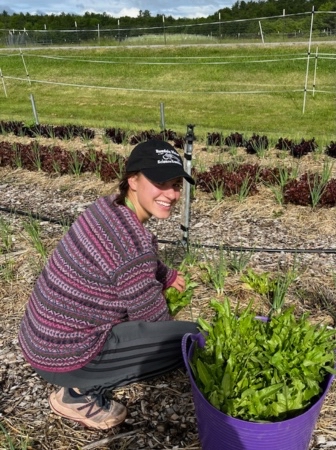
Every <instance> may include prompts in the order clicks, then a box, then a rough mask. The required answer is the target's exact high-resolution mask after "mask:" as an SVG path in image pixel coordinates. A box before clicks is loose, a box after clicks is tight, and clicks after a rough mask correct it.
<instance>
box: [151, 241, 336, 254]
mask: <svg viewBox="0 0 336 450" xmlns="http://www.w3.org/2000/svg"><path fill="white" fill-rule="evenodd" d="M158 242H159V243H160V244H172V245H177V246H178V245H181V246H182V247H186V246H187V245H186V244H185V243H183V242H181V241H169V240H166V239H158ZM188 246H189V247H193V248H211V249H213V250H225V251H229V252H250V253H294V254H295V253H329V254H336V248H327V249H325V248H309V249H305V248H263V247H240V246H239V247H234V246H230V245H223V244H222V245H218V244H192V243H190V242H189V244H188Z"/></svg>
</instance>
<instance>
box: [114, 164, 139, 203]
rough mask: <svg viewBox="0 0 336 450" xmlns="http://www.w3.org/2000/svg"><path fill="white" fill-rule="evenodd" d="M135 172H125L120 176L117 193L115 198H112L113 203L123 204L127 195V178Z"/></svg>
mask: <svg viewBox="0 0 336 450" xmlns="http://www.w3.org/2000/svg"><path fill="white" fill-rule="evenodd" d="M137 173H139V172H138V171H137V172H125V173H124V174H123V176H122V177H121V178H120V181H119V193H118V194H117V196H116V198H115V199H114V204H115V205H124V206H125V198H126V197H127V193H128V189H129V184H128V179H129V178H131V177H133V176H134V175H136V174H137Z"/></svg>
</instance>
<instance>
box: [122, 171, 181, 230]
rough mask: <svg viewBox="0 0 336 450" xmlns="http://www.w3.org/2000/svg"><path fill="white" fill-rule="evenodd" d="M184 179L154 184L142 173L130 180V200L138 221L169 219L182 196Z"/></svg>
mask: <svg viewBox="0 0 336 450" xmlns="http://www.w3.org/2000/svg"><path fill="white" fill-rule="evenodd" d="M182 181H183V179H182V178H175V179H173V180H170V181H166V182H164V183H154V182H153V181H150V180H149V179H148V178H146V177H145V176H144V175H143V174H142V173H137V174H136V175H134V176H132V177H130V178H129V179H128V184H129V191H128V198H129V199H130V201H131V202H132V203H133V205H134V207H135V210H136V214H137V216H138V219H139V220H140V221H141V222H146V220H148V219H149V218H150V217H151V216H154V217H156V218H157V219H167V218H168V217H169V216H170V214H171V212H172V209H173V207H174V206H175V204H176V202H177V201H178V200H179V198H180V196H181V188H182Z"/></svg>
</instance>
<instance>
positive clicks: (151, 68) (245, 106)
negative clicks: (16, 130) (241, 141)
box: [0, 42, 336, 145]
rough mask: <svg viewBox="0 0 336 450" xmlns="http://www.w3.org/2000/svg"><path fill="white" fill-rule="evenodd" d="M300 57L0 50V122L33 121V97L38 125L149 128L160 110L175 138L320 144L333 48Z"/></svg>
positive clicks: (286, 50) (157, 122) (291, 52)
mask: <svg viewBox="0 0 336 450" xmlns="http://www.w3.org/2000/svg"><path fill="white" fill-rule="evenodd" d="M307 50H308V43H307V44H295V45H290V44H287V45H284V44H283V45H270V46H267V45H264V46H261V45H259V46H246V45H243V46H239V45H232V46H205V47H201V46H185V47H182V46H179V47H174V46H165V47H148V46H147V47H146V46H144V47H137V48H135V47H132V48H126V47H123V48H121V47H119V48H117V47H114V48H107V47H96V48H77V49H75V48H74V49H70V48H57V49H56V48H44V49H39V50H33V49H28V48H27V49H23V50H22V51H20V50H19V49H13V50H12V51H8V50H7V51H5V50H4V49H0V69H1V74H2V83H0V98H1V109H0V120H22V121H24V122H26V123H33V122H34V115H33V110H32V104H31V94H33V97H34V100H35V105H36V110H37V114H38V119H39V122H40V123H42V124H47V123H48V124H52V125H55V124H69V123H71V124H80V125H85V126H87V127H96V128H104V127H117V128H118V127H119V128H122V129H125V130H130V131H133V130H134V131H142V130H145V129H154V130H159V129H160V128H161V126H162V123H161V119H162V116H161V115H160V105H163V106H164V125H165V128H167V129H168V128H169V129H172V130H174V131H177V132H181V133H183V132H184V131H185V130H186V125H187V124H189V123H192V124H195V125H196V128H195V132H196V135H197V136H198V138H205V136H206V133H208V132H214V131H215V132H223V134H230V133H231V132H239V133H244V134H245V135H250V134H252V133H256V134H266V135H267V136H268V137H269V138H272V137H274V139H277V138H279V137H280V136H282V137H288V138H290V139H301V138H306V139H310V138H312V137H315V138H316V139H317V140H319V141H320V145H324V144H325V143H328V142H330V141H331V140H335V133H336V122H335V119H336V106H335V94H336V87H335V74H336V42H334V43H332V42H329V43H320V44H319V47H318V48H317V46H315V45H314V46H312V48H311V57H310V59H309V64H308V62H307ZM317 50H318V59H316V58H315V52H316V51H317ZM315 62H317V65H316V66H315ZM314 85H315V86H314ZM305 86H306V87H307V91H306V93H305ZM314 87H315V92H314V93H313V92H312V90H313V88H314ZM6 94H7V97H6Z"/></svg>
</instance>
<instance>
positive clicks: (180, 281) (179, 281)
mask: <svg viewBox="0 0 336 450" xmlns="http://www.w3.org/2000/svg"><path fill="white" fill-rule="evenodd" d="M171 287H174V288H175V289H177V290H178V291H179V292H183V291H185V288H186V282H185V279H184V276H183V272H177V277H176V279H175V281H174V283H173V284H171Z"/></svg>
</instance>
